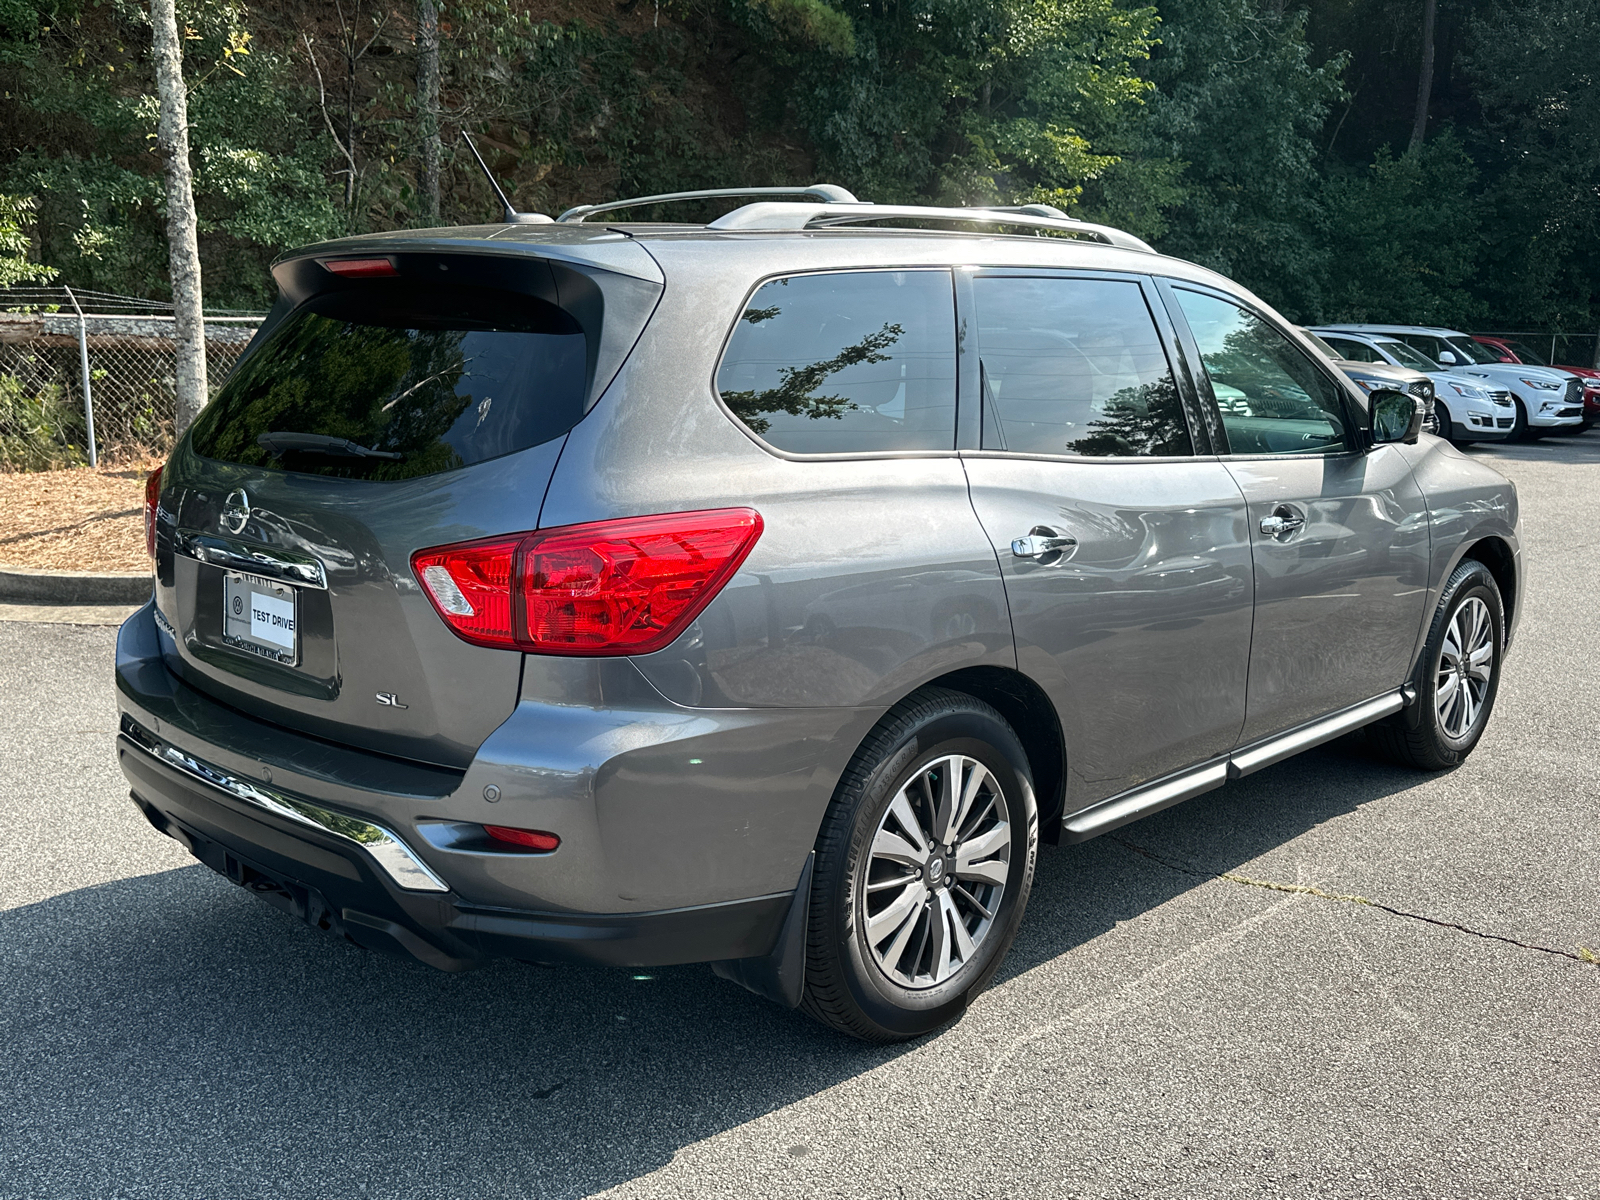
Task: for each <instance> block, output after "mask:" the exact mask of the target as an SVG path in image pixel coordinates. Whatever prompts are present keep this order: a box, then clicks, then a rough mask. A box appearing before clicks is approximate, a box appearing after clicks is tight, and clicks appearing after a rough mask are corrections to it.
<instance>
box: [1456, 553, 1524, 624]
mask: <svg viewBox="0 0 1600 1200" xmlns="http://www.w3.org/2000/svg"><path fill="white" fill-rule="evenodd" d="M1469 558H1470V559H1475V560H1477V561H1478V562H1481V563H1482V564H1483V565H1484V566H1485V567H1487V568H1489V574H1491V575H1493V576H1494V582H1495V586H1496V587H1498V588H1499V589H1500V603H1501V604H1502V605H1503V606H1504V609H1505V628H1506V644H1507V645H1510V643H1511V629H1512V627H1513V623H1514V618H1515V615H1516V613H1517V611H1518V609H1517V605H1518V604H1520V603H1521V601H1522V597H1521V595H1520V594H1519V593H1518V588H1517V583H1518V580H1517V556H1516V554H1515V553H1514V552H1513V551H1512V549H1511V547H1510V545H1508V544H1507V542H1506V540H1505V539H1504V538H1502V537H1498V536H1496V535H1493V534H1491V535H1489V536H1487V537H1482V538H1479V539H1478V540H1477V541H1475V542H1473V543H1472V544H1471V545H1469V546H1468V547H1467V548H1466V550H1465V551H1464V552H1463V553H1462V555H1461V557H1460V559H1458V560H1457V561H1456V563H1455V564H1454V566H1452V567H1451V568H1450V569H1451V570H1452V571H1454V570H1455V568H1456V567H1459V566H1460V565H1461V564H1462V563H1464V562H1466V561H1467V560H1468V559H1469ZM1446 578H1449V576H1448V575H1446Z"/></svg>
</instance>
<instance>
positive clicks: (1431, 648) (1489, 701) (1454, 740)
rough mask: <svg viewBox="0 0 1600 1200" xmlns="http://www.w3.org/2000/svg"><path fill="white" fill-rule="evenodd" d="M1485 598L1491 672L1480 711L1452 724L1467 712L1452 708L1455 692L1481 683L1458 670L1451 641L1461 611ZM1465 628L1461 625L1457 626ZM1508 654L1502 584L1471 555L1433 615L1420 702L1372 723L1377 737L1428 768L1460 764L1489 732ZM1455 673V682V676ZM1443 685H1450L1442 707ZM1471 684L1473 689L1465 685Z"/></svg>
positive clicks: (1421, 667)
mask: <svg viewBox="0 0 1600 1200" xmlns="http://www.w3.org/2000/svg"><path fill="white" fill-rule="evenodd" d="M1474 602H1481V604H1482V605H1483V606H1484V608H1486V609H1487V610H1488V612H1487V615H1488V619H1489V623H1490V634H1489V641H1488V647H1489V649H1490V657H1489V660H1488V664H1489V677H1488V680H1487V682H1486V683H1485V684H1484V685H1483V688H1482V693H1481V697H1479V699H1478V703H1477V708H1476V714H1475V715H1473V716H1471V718H1470V720H1465V721H1464V723H1463V725H1462V726H1461V727H1458V728H1456V729H1454V730H1452V729H1451V727H1450V719H1449V714H1453V715H1454V716H1455V717H1456V718H1457V719H1458V720H1461V719H1462V718H1463V717H1464V716H1465V714H1463V713H1461V712H1459V711H1458V710H1455V709H1453V708H1452V707H1451V701H1450V698H1449V697H1450V695H1454V694H1457V693H1459V696H1458V701H1459V698H1460V696H1471V695H1476V694H1477V693H1476V685H1475V684H1474V683H1472V682H1471V681H1469V680H1468V679H1466V678H1464V677H1463V676H1462V675H1461V674H1460V673H1458V672H1452V671H1451V670H1450V669H1449V667H1450V663H1449V661H1448V658H1447V655H1448V656H1449V657H1454V655H1453V653H1452V652H1450V651H1447V640H1448V638H1449V636H1450V635H1451V633H1452V624H1453V622H1455V619H1456V614H1457V613H1458V612H1460V611H1461V610H1462V609H1463V608H1466V607H1467V606H1469V605H1471V604H1473V603H1474ZM1456 632H1457V633H1459V630H1457V631H1456ZM1504 653H1505V607H1504V605H1503V604H1502V602H1501V599H1500V588H1499V586H1498V585H1496V583H1495V581H1494V576H1493V575H1492V574H1490V572H1489V568H1488V567H1486V566H1484V565H1483V564H1482V563H1481V562H1478V561H1477V560H1476V559H1467V560H1466V561H1465V562H1463V563H1462V564H1461V565H1460V566H1459V567H1457V568H1456V569H1455V570H1454V571H1453V572H1451V575H1450V578H1449V579H1448V580H1447V581H1446V582H1445V585H1444V594H1443V595H1442V596H1440V598H1439V607H1438V609H1437V610H1435V612H1434V614H1433V624H1432V625H1431V626H1430V627H1429V629H1428V641H1427V644H1426V645H1425V646H1424V647H1423V650H1422V659H1421V661H1420V662H1419V663H1418V664H1417V671H1416V674H1415V675H1414V676H1413V677H1412V683H1413V685H1414V686H1415V687H1416V689H1417V698H1416V701H1415V702H1414V703H1413V704H1412V705H1411V706H1410V707H1409V708H1405V709H1402V710H1401V711H1400V712H1398V713H1396V714H1395V715H1394V716H1392V717H1389V718H1387V719H1386V720H1384V721H1381V722H1379V723H1378V724H1376V725H1373V726H1371V727H1370V729H1371V732H1372V733H1373V735H1374V737H1375V740H1376V741H1377V742H1378V744H1379V745H1380V746H1382V747H1383V748H1384V749H1385V750H1387V751H1388V752H1389V753H1390V754H1392V755H1393V756H1394V757H1395V758H1397V759H1399V760H1400V761H1401V762H1403V763H1405V764H1407V765H1408V766H1413V767H1416V768H1417V769H1418V770H1422V771H1442V770H1445V769H1446V768H1448V767H1455V766H1460V765H1461V763H1463V762H1465V761H1466V758H1467V755H1469V754H1471V753H1472V750H1473V747H1475V746H1476V745H1477V744H1478V739H1479V738H1481V737H1482V736H1483V731H1484V729H1485V727H1486V726H1487V725H1488V724H1489V717H1490V716H1491V715H1492V714H1493V712H1494V700H1495V695H1496V694H1497V693H1498V691H1499V688H1500V662H1501V658H1502V656H1503V655H1504ZM1452 674H1454V675H1455V676H1456V677H1455V679H1454V684H1453V686H1452V684H1451V676H1452ZM1441 686H1443V687H1447V688H1450V692H1449V693H1447V694H1446V702H1445V708H1444V711H1443V712H1441V706H1440V702H1439V701H1440V695H1441V691H1440V689H1441ZM1464 689H1471V690H1464Z"/></svg>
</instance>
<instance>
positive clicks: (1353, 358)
mask: <svg viewBox="0 0 1600 1200" xmlns="http://www.w3.org/2000/svg"><path fill="white" fill-rule="evenodd" d="M1320 336H1321V338H1322V340H1323V341H1325V342H1327V343H1328V345H1329V346H1331V347H1333V349H1334V351H1335V353H1337V354H1338V356H1339V357H1340V358H1342V359H1344V360H1345V361H1346V362H1364V363H1381V362H1382V361H1383V356H1382V355H1380V354H1379V353H1378V352H1377V351H1376V350H1374V349H1373V348H1372V347H1371V346H1369V345H1367V344H1366V343H1365V342H1352V341H1350V340H1348V339H1346V338H1341V337H1334V336H1332V335H1331V334H1326V333H1325V334H1321V335H1320Z"/></svg>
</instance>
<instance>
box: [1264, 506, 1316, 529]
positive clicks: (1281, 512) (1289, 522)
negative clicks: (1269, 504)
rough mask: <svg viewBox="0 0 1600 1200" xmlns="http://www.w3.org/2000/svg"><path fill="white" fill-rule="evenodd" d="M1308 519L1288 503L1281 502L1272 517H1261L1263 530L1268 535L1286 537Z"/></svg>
mask: <svg viewBox="0 0 1600 1200" xmlns="http://www.w3.org/2000/svg"><path fill="white" fill-rule="evenodd" d="M1305 523H1306V519H1305V518H1304V517H1302V516H1300V514H1298V513H1297V512H1295V511H1294V509H1292V508H1290V507H1289V506H1288V505H1287V504H1280V505H1278V507H1277V508H1276V509H1274V510H1273V512H1272V515H1271V516H1270V517H1262V518H1261V532H1262V533H1264V534H1266V535H1267V536H1268V537H1285V536H1287V535H1288V534H1291V533H1293V532H1294V531H1295V530H1296V529H1299V528H1300V527H1301V526H1302V525H1304V524H1305Z"/></svg>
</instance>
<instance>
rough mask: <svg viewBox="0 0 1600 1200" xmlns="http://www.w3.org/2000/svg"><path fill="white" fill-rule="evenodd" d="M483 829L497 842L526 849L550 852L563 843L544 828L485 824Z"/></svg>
mask: <svg viewBox="0 0 1600 1200" xmlns="http://www.w3.org/2000/svg"><path fill="white" fill-rule="evenodd" d="M483 831H484V832H485V833H487V834H488V835H489V836H490V838H492V839H493V840H494V841H497V842H504V843H506V844H507V845H508V846H520V847H522V848H523V849H524V850H538V851H540V852H541V853H545V854H548V853H549V852H550V851H552V850H554V849H555V848H556V847H557V846H559V845H561V839H560V838H558V837H557V836H556V835H555V834H553V833H546V832H545V831H544V830H542V829H512V828H511V827H510V826H509V825H485V826H484V827H483Z"/></svg>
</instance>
